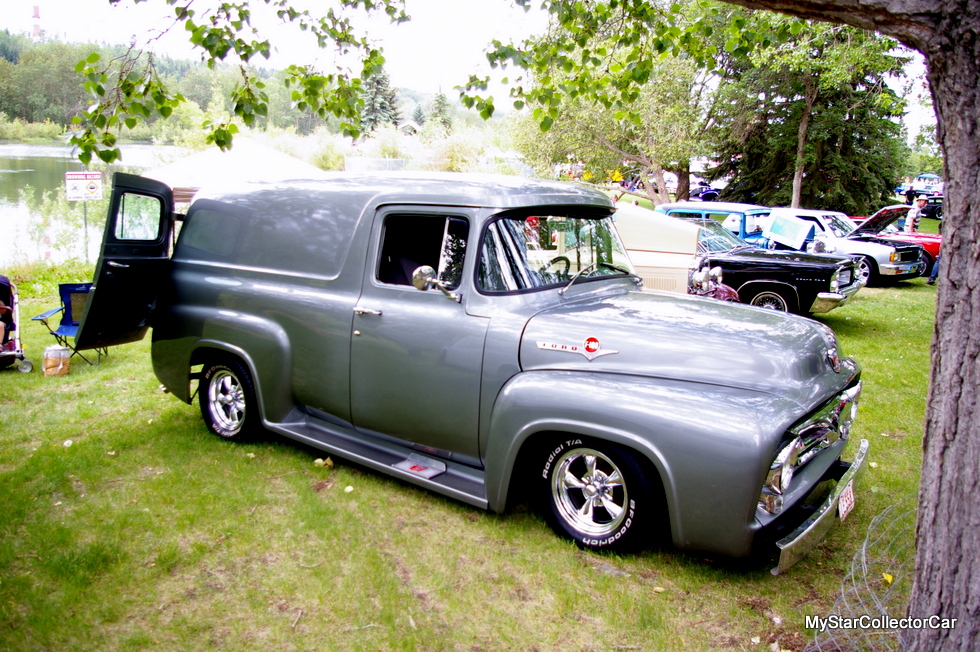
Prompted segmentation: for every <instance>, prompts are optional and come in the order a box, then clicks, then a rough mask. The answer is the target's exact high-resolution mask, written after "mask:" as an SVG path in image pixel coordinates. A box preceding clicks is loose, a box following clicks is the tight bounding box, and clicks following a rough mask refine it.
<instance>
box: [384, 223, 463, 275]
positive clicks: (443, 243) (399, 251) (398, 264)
mask: <svg viewBox="0 0 980 652" xmlns="http://www.w3.org/2000/svg"><path fill="white" fill-rule="evenodd" d="M468 230H469V227H468V224H467V222H466V220H464V219H462V218H459V217H447V216H445V215H419V214H410V215H404V214H395V215H389V216H388V217H387V218H385V223H384V233H383V235H382V238H381V259H380V261H379V264H378V271H377V279H378V280H379V281H381V282H382V283H388V284H391V285H411V284H412V274H413V273H414V272H415V270H416V269H418V268H419V267H421V266H423V265H428V266H430V267H432V268H433V269H434V270H436V273H437V275H438V277H439V280H440V281H442V282H443V283H444V284H445V285H446V287H447V288H451V289H452V288H457V287H459V284H460V281H461V280H462V277H463V258H464V255H465V253H466V237H467V232H468Z"/></svg>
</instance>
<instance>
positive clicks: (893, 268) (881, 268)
mask: <svg viewBox="0 0 980 652" xmlns="http://www.w3.org/2000/svg"><path fill="white" fill-rule="evenodd" d="M925 268H926V264H925V263H923V262H921V261H920V262H915V263H882V264H881V265H878V273H879V274H881V275H882V276H921V275H922V271H923V270H924V269H925Z"/></svg>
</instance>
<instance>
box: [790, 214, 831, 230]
mask: <svg viewBox="0 0 980 652" xmlns="http://www.w3.org/2000/svg"><path fill="white" fill-rule="evenodd" d="M797 217H798V218H800V219H801V220H804V221H806V222H809V223H810V224H812V225H813V226H814V228H816V230H817V231H826V230H827V229H825V228H823V224H821V223H820V220H818V219H817V218H815V217H811V216H809V215H797Z"/></svg>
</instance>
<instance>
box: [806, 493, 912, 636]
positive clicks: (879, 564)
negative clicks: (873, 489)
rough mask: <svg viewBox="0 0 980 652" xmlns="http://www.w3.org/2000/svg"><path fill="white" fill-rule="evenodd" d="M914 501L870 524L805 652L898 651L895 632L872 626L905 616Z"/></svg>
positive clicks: (896, 506) (908, 499) (894, 507)
mask: <svg viewBox="0 0 980 652" xmlns="http://www.w3.org/2000/svg"><path fill="white" fill-rule="evenodd" d="M917 501H918V495H912V496H908V497H906V498H905V499H903V500H902V501H900V502H899V503H896V504H894V505H892V506H890V507H888V508H887V509H885V510H884V511H883V512H881V513H880V514H878V515H877V516H875V517H874V519H872V521H871V524H870V525H869V526H868V534H867V536H866V537H865V539H864V543H863V544H862V545H861V547H860V548H859V549H858V551H857V554H855V555H854V558H853V559H852V560H851V568H850V571H849V572H848V573H847V575H846V576H845V577H844V579H843V580H842V582H841V591H840V596H839V597H838V598H837V600H836V602H834V606H833V608H832V609H831V611H830V614H831V615H830V617H829V618H828V621H827V622H828V625H829V626H828V627H826V629H824V630H823V631H820V632H818V633H817V635H816V636H815V637H814V640H813V642H812V643H810V645H808V646H807V647H806V651H805V652H858V651H861V652H866V651H867V652H892V651H896V652H897V651H898V650H901V649H902V647H901V641H900V640H899V634H900V632H899V630H897V629H889V628H887V627H877V626H876V625H877V624H878V623H877V622H876V621H879V622H882V621H884V622H885V623H887V619H900V618H904V617H905V615H906V613H905V612H906V609H907V607H908V604H909V596H910V594H911V592H912V578H913V575H914V572H915V517H916V506H917Z"/></svg>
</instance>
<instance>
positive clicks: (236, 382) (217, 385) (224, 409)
mask: <svg viewBox="0 0 980 652" xmlns="http://www.w3.org/2000/svg"><path fill="white" fill-rule="evenodd" d="M198 398H199V400H200V403H201V416H202V417H203V418H204V423H205V425H207V427H208V430H210V431H211V432H213V433H214V434H216V435H218V436H219V437H221V438H222V439H229V440H235V441H245V440H248V439H250V438H252V437H253V436H255V435H256V434H258V433H259V432H260V431H261V430H262V426H261V422H260V421H259V416H258V410H257V406H256V402H255V388H254V385H253V383H252V377H251V375H250V374H249V372H248V369H246V368H245V365H243V364H242V363H241V362H240V361H238V360H233V359H229V360H222V361H220V362H213V363H210V364H207V365H205V368H204V373H203V375H202V377H201V387H200V390H199V397H198Z"/></svg>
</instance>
